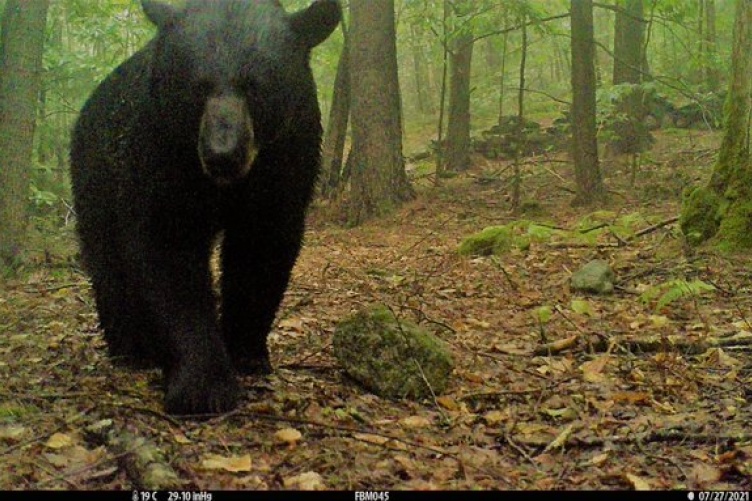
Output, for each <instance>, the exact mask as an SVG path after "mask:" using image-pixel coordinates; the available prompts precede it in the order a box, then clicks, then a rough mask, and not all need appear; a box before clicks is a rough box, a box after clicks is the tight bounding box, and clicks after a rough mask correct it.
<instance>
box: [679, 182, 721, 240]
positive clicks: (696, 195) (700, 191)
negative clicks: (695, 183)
mask: <svg viewBox="0 0 752 501" xmlns="http://www.w3.org/2000/svg"><path fill="white" fill-rule="evenodd" d="M721 208H722V200H721V197H719V196H718V194H716V193H715V192H714V191H713V190H712V189H710V188H706V187H695V188H691V189H688V190H687V191H686V192H685V193H684V197H683V200H682V209H681V216H680V218H679V225H680V227H681V230H682V233H684V236H685V237H686V238H687V242H689V243H690V244H691V245H699V244H701V243H702V242H705V241H706V240H708V239H710V238H712V237H713V236H714V235H715V234H716V233H717V232H718V228H719V225H720V216H721Z"/></svg>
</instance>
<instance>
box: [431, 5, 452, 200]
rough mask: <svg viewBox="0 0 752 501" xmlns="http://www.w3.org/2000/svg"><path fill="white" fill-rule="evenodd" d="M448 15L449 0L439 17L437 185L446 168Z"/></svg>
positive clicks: (435, 178) (435, 181)
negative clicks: (439, 71)
mask: <svg viewBox="0 0 752 501" xmlns="http://www.w3.org/2000/svg"><path fill="white" fill-rule="evenodd" d="M448 17H449V0H444V1H443V2H442V17H441V28H442V32H441V36H442V40H441V54H442V55H441V91H440V92H439V123H438V125H437V131H436V176H435V177H434V184H436V186H438V185H439V184H440V183H441V177H442V176H443V175H444V170H445V169H446V161H445V155H446V148H444V115H445V113H446V88H447V69H448V68H449V28H448V26H447V20H448V19H447V18H448Z"/></svg>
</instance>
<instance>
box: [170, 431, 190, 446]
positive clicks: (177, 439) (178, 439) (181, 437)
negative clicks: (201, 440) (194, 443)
mask: <svg viewBox="0 0 752 501" xmlns="http://www.w3.org/2000/svg"><path fill="white" fill-rule="evenodd" d="M172 437H173V438H174V439H175V442H177V443H179V444H183V445H185V444H190V443H191V439H190V438H188V437H186V436H185V435H183V434H182V433H175V434H173V436H172Z"/></svg>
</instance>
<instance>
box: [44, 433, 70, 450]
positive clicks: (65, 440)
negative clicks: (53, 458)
mask: <svg viewBox="0 0 752 501" xmlns="http://www.w3.org/2000/svg"><path fill="white" fill-rule="evenodd" d="M45 445H47V447H49V448H50V449H62V448H63V447H68V446H70V445H73V438H71V437H70V435H66V434H65V433H55V434H54V435H52V436H51V437H50V439H49V440H47V443H46V444H45Z"/></svg>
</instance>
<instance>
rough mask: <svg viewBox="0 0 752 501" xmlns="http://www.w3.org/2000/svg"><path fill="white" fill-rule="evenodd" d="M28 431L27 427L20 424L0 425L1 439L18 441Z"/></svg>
mask: <svg viewBox="0 0 752 501" xmlns="http://www.w3.org/2000/svg"><path fill="white" fill-rule="evenodd" d="M25 433H26V428H24V427H23V426H18V425H8V426H0V440H5V441H7V442H18V441H19V440H21V437H22V436H23V435H24V434H25Z"/></svg>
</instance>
